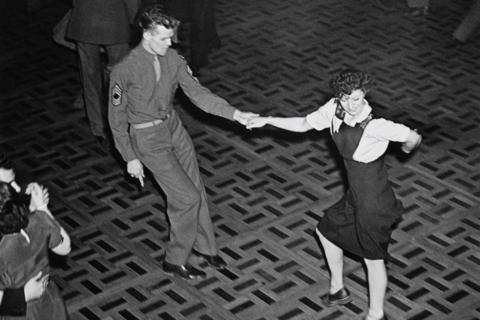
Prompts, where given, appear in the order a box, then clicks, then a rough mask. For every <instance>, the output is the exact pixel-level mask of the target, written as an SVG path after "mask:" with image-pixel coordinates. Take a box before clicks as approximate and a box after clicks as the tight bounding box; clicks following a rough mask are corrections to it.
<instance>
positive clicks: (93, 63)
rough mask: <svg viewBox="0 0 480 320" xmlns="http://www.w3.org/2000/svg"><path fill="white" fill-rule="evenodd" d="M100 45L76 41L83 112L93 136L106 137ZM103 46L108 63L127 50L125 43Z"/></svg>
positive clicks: (113, 61)
mask: <svg viewBox="0 0 480 320" xmlns="http://www.w3.org/2000/svg"><path fill="white" fill-rule="evenodd" d="M100 47H101V45H98V44H90V43H83V42H77V51H78V56H79V58H80V74H81V79H82V86H83V98H84V101H85V112H86V114H87V118H88V122H89V124H90V131H91V132H92V134H93V135H94V136H99V137H106V132H107V131H106V115H107V114H106V113H107V105H106V97H107V95H106V94H105V93H104V92H105V90H104V88H105V87H106V86H105V79H106V75H105V66H104V63H103V62H102V57H101V54H100ZM103 47H104V48H105V52H106V54H107V58H108V64H109V65H113V64H115V63H117V62H118V61H119V60H120V59H121V58H123V56H125V55H126V54H127V53H128V50H129V46H128V44H127V43H119V44H113V45H105V46H103Z"/></svg>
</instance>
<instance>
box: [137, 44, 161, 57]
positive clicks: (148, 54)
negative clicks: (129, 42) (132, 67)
mask: <svg viewBox="0 0 480 320" xmlns="http://www.w3.org/2000/svg"><path fill="white" fill-rule="evenodd" d="M137 52H138V53H139V54H141V55H142V56H144V57H146V58H148V59H149V60H152V61H153V60H154V59H155V57H158V55H156V54H154V53H151V52H149V51H147V49H145V47H144V46H143V42H140V44H139V45H138V46H137Z"/></svg>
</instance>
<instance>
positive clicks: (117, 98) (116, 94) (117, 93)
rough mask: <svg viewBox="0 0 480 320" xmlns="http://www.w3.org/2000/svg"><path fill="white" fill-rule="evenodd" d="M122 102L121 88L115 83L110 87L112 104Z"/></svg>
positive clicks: (117, 104) (116, 104)
mask: <svg viewBox="0 0 480 320" xmlns="http://www.w3.org/2000/svg"><path fill="white" fill-rule="evenodd" d="M121 103H122V88H120V86H119V85H118V83H115V85H114V86H113V87H112V105H114V106H115V107H116V106H119V105H120V104H121Z"/></svg>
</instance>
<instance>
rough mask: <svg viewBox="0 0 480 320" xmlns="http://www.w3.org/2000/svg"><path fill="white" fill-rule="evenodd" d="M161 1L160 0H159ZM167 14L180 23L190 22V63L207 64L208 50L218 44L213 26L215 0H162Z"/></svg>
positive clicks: (199, 65)
mask: <svg viewBox="0 0 480 320" xmlns="http://www.w3.org/2000/svg"><path fill="white" fill-rule="evenodd" d="M160 2H162V1H160ZM163 2H164V4H165V7H166V9H167V11H168V12H169V14H171V15H172V16H173V17H175V18H176V19H178V20H180V21H181V22H182V23H190V24H191V26H190V50H191V52H190V64H191V66H193V67H194V68H201V67H205V66H206V65H208V50H209V48H212V47H214V48H215V47H219V46H220V38H219V37H218V34H217V28H216V26H215V0H164V1H163Z"/></svg>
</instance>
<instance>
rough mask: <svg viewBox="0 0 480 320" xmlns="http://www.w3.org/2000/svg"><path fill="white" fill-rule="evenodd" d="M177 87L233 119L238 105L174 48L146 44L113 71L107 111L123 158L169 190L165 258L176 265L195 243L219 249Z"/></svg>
mask: <svg viewBox="0 0 480 320" xmlns="http://www.w3.org/2000/svg"><path fill="white" fill-rule="evenodd" d="M156 58H158V61H159V63H160V77H159V79H158V81H157V75H156V73H155V69H154V66H153V65H154V61H155V59H156ZM179 86H180V87H181V88H182V89H183V91H184V92H185V94H186V95H187V96H188V97H189V98H190V100H191V101H192V102H193V103H194V104H195V105H197V106H198V107H199V108H201V109H202V110H204V111H205V112H208V113H211V114H214V115H217V116H220V117H223V118H226V119H230V120H233V114H234V112H235V110H236V109H235V108H233V107H232V106H231V105H230V104H229V103H228V102H227V101H225V100H224V99H222V98H220V97H218V96H216V95H214V94H213V93H212V92H210V91H209V90H208V89H207V88H205V87H203V86H202V85H201V84H200V83H199V82H198V81H197V79H196V78H194V77H193V76H192V75H191V72H189V68H188V66H187V63H186V61H185V60H184V59H183V57H181V56H180V55H178V53H177V52H176V51H175V50H172V49H168V50H167V52H166V54H165V55H164V56H158V55H154V54H151V53H149V52H148V51H147V50H145V48H144V47H143V46H142V44H140V45H139V46H137V47H136V48H135V49H133V50H132V51H131V52H130V53H129V54H128V55H127V56H126V57H125V58H124V59H123V60H122V61H121V62H120V63H119V64H117V65H116V66H115V67H114V68H113V70H112V73H111V76H110V98H109V113H108V118H109V122H110V128H111V130H112V133H113V138H114V141H115V146H116V148H117V149H118V151H119V152H120V154H121V155H122V157H123V159H124V160H125V161H126V162H129V161H131V160H134V159H139V160H140V161H141V162H142V163H143V164H144V165H145V167H147V168H148V169H149V170H150V171H151V172H152V174H153V176H154V177H155V180H156V181H157V183H158V184H159V185H160V187H161V188H162V190H163V191H164V192H165V195H166V198H167V215H168V218H169V220H170V243H169V245H168V247H167V249H166V257H165V261H167V262H169V263H171V264H174V265H184V264H185V263H187V260H188V256H189V254H190V252H191V250H192V248H194V249H195V250H196V251H198V252H201V253H204V254H208V255H216V254H217V247H216V244H215V236H214V230H213V225H212V222H211V218H210V213H209V209H208V205H207V199H206V193H205V188H204V186H203V182H202V180H201V177H200V172H199V168H198V163H197V160H196V155H195V150H194V147H193V143H192V140H191V138H190V136H189V135H188V133H187V131H186V130H185V128H184V126H183V124H182V122H181V120H180V118H179V116H178V114H177V112H176V111H175V110H174V109H173V98H174V94H175V91H176V89H177V88H178V87H179Z"/></svg>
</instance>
